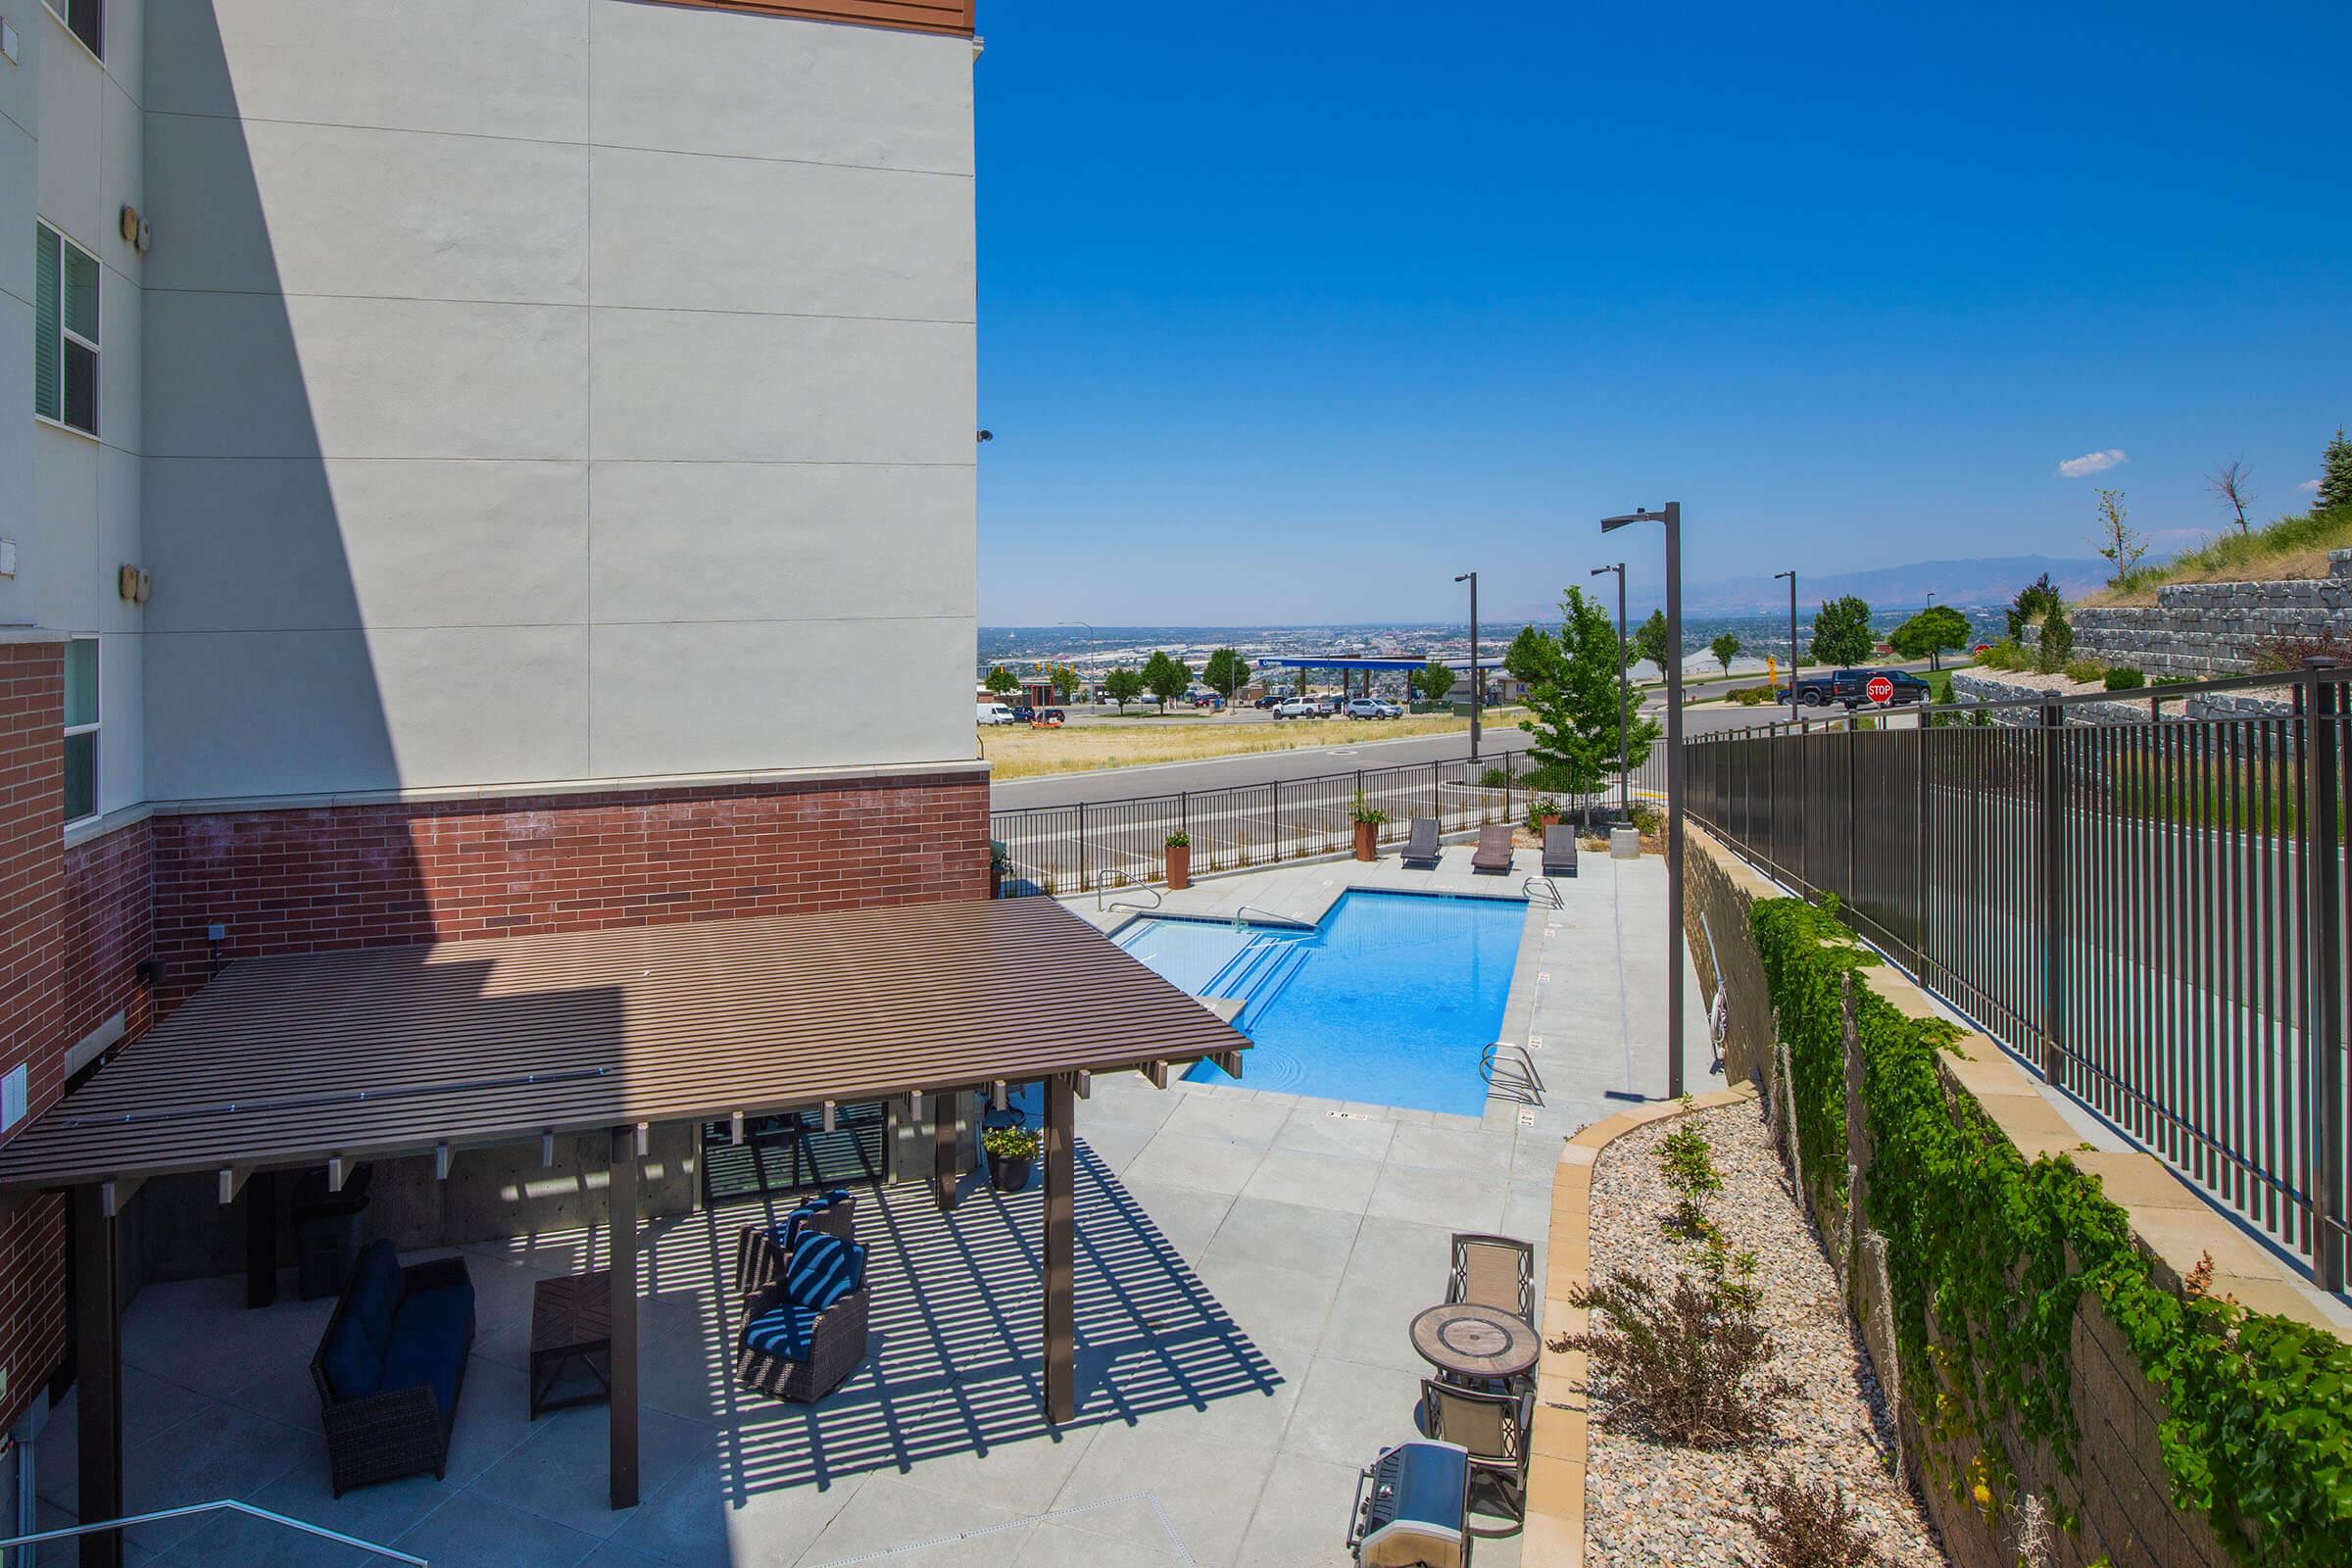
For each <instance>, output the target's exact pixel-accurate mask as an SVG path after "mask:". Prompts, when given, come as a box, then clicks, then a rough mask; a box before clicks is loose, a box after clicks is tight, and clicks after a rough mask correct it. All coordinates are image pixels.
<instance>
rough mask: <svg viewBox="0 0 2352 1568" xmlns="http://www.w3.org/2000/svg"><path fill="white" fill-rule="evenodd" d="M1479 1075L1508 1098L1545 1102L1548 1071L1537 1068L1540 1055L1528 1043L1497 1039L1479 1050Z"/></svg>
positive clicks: (1534, 1102)
mask: <svg viewBox="0 0 2352 1568" xmlns="http://www.w3.org/2000/svg"><path fill="white" fill-rule="evenodd" d="M1478 1075H1479V1076H1480V1077H1481V1078H1484V1079H1485V1080H1486V1081H1487V1085H1488V1087H1489V1088H1491V1089H1492V1090H1494V1092H1495V1093H1496V1094H1498V1095H1500V1096H1501V1097H1502V1098H1503V1099H1505V1100H1515V1101H1517V1102H1518V1103H1520V1104H1522V1105H1541V1104H1542V1103H1544V1075H1543V1074H1542V1073H1540V1072H1538V1071H1536V1058H1535V1057H1533V1056H1531V1055H1529V1054H1528V1051H1527V1048H1526V1047H1525V1046H1514V1045H1508V1044H1506V1043H1504V1042H1503V1041H1500V1040H1497V1041H1495V1042H1493V1043H1492V1044H1490V1045H1489V1046H1488V1047H1487V1049H1486V1050H1484V1051H1482V1052H1480V1053H1479V1056H1478Z"/></svg>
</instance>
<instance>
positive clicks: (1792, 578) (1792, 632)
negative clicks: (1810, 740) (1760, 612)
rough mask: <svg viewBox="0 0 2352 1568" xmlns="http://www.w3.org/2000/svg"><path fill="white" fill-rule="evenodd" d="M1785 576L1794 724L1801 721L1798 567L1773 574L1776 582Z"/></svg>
mask: <svg viewBox="0 0 2352 1568" xmlns="http://www.w3.org/2000/svg"><path fill="white" fill-rule="evenodd" d="M1783 577H1786V578H1788V579H1789V722H1790V723H1791V724H1794V723H1797V722H1799V721H1800V720H1799V719H1798V716H1797V711H1796V568H1795V567H1794V566H1790V567H1789V569H1788V570H1787V571H1776V572H1774V573H1773V574H1772V580H1773V581H1774V582H1779V581H1780V580H1781V579H1782V578H1783Z"/></svg>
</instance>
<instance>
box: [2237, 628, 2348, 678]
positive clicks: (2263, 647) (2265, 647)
mask: <svg viewBox="0 0 2352 1568" xmlns="http://www.w3.org/2000/svg"><path fill="white" fill-rule="evenodd" d="M2247 652H2248V654H2249V656H2250V657H2251V658H2252V661H2253V664H2254V668H2255V670H2256V671H2257V672H2258V673H2260V674H2265V675H2273V674H2285V673H2287V672H2288V671H2290V670H2297V669H2301V668H2302V667H2303V666H2304V665H2305V664H2307V663H2309V662H2311V661H2313V660H2315V659H2331V660H2333V661H2334V662H2337V663H2338V664H2345V665H2352V637H2346V636H2344V635H2343V634H2342V633H2340V632H2337V631H2334V630H2327V631H2321V632H2315V633H2313V634H2311V635H2309V636H2303V637H2271V638H2266V639H2264V640H2263V641H2262V642H2259V643H2256V644H2255V645H2253V647H2251V648H2250V649H2248V650H2247Z"/></svg>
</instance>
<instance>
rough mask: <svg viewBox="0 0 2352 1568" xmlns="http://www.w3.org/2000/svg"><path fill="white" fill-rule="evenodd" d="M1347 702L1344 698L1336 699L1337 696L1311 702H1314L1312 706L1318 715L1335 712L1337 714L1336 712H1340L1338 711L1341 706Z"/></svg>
mask: <svg viewBox="0 0 2352 1568" xmlns="http://www.w3.org/2000/svg"><path fill="white" fill-rule="evenodd" d="M1347 701H1348V699H1346V698H1345V697H1337V696H1333V697H1317V698H1315V699H1313V702H1314V705H1315V711H1316V712H1318V713H1336V712H1338V711H1340V709H1341V706H1342V705H1343V704H1345V703H1346V702H1347Z"/></svg>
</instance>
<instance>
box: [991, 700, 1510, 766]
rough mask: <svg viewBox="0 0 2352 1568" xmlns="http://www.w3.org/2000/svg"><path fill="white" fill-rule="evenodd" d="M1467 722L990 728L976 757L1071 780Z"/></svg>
mask: <svg viewBox="0 0 2352 1568" xmlns="http://www.w3.org/2000/svg"><path fill="white" fill-rule="evenodd" d="M1517 723H1518V715H1517V714H1516V713H1515V712H1514V713H1511V714H1510V715H1509V716H1507V717H1506V716H1504V714H1503V713H1502V712H1501V711H1495V712H1491V713H1489V714H1488V716H1487V726H1488V728H1489V729H1490V730H1493V729H1495V728H1497V727H1512V730H1513V733H1514V734H1515V733H1516V732H1517V731H1516V728H1515V726H1516V725H1517ZM1469 728H1470V721H1469V720H1468V719H1466V718H1453V717H1449V716H1447V715H1446V714H1442V713H1423V714H1408V715H1407V716H1405V717H1403V718H1395V719H1379V720H1374V719H1353V718H1293V719H1285V720H1283V721H1282V722H1280V723H1267V722H1264V721H1262V720H1246V719H1241V718H1224V717H1217V718H1199V719H1176V718H1170V719H1164V720H1162V719H1135V720H1124V721H1122V720H1111V721H1107V722H1104V723H1100V724H1072V725H1069V726H1067V727H1066V728H1063V729H1006V728H990V729H983V730H980V731H979V736H980V755H981V756H983V757H985V758H986V759H987V760H988V761H989V763H990V764H991V766H992V767H993V769H994V770H995V773H996V776H997V777H998V778H1000V779H1007V778H1030V777H1034V776H1035V775H1037V774H1040V773H1076V772H1081V771H1083V770H1085V769H1088V768H1097V767H1139V766H1143V765H1145V764H1148V763H1152V762H1194V761H1199V760H1201V759H1203V758H1209V757H1239V756H1243V755H1245V754H1248V753H1251V752H1295V751H1299V750H1300V749H1302V748H1305V747H1309V746H1345V745H1348V744H1349V743H1350V742H1354V743H1357V744H1361V743H1362V742H1365V741H1393V740H1397V739H1399V738H1400V737H1403V736H1407V735H1441V734H1445V733H1447V732H1449V731H1456V730H1459V731H1465V732H1466V731H1467V730H1468V729H1469Z"/></svg>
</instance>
